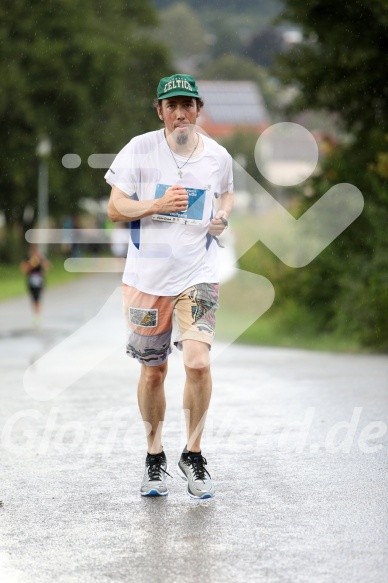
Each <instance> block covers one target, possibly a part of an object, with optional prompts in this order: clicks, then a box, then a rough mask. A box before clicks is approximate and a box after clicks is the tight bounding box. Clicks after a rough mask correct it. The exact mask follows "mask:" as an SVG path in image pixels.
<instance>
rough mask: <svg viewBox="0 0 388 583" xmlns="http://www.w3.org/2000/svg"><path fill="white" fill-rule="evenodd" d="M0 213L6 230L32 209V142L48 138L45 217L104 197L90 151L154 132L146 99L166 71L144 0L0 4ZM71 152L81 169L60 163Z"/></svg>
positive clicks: (153, 19) (151, 11)
mask: <svg viewBox="0 0 388 583" xmlns="http://www.w3.org/2000/svg"><path fill="white" fill-rule="evenodd" d="M0 19H1V23H2V25H1V31H0V35H1V37H0V38H1V46H2V57H3V58H2V61H1V65H0V75H1V79H2V83H1V88H0V124H1V127H2V156H1V157H0V192H1V198H2V201H1V206H0V210H2V211H3V212H4V214H5V217H6V221H7V224H8V225H12V224H13V223H15V222H16V223H20V221H21V217H22V214H23V210H24V208H25V206H26V205H27V204H28V203H29V204H32V205H33V206H35V201H36V182H37V158H36V153H35V149H36V145H37V141H38V140H39V137H40V136H42V135H48V136H49V137H50V138H51V142H52V145H53V152H52V156H51V159H50V213H51V214H53V215H58V214H60V213H63V212H66V213H72V212H74V211H76V209H77V202H78V200H79V199H80V198H81V197H82V196H85V195H88V196H100V195H101V194H102V193H103V192H104V193H105V194H106V191H104V183H103V180H102V175H103V174H102V172H101V171H97V170H92V169H90V168H89V167H88V165H87V159H88V156H89V155H90V154H93V153H98V152H101V153H106V152H109V153H110V152H115V151H118V149H119V148H121V147H122V146H123V145H124V144H125V143H126V142H127V141H129V139H130V138H131V137H132V136H133V135H134V134H136V133H139V132H141V131H147V130H149V129H151V128H153V127H155V123H156V122H155V120H156V118H155V116H154V115H153V111H152V107H151V104H152V97H153V95H154V94H155V88H156V85H157V82H158V80H159V78H160V77H161V76H163V75H165V74H166V72H167V74H168V73H169V71H170V68H169V64H168V62H167V56H166V51H165V49H164V47H163V45H162V44H161V43H159V42H158V43H156V42H155V41H154V40H153V29H154V27H155V25H156V23H157V17H156V12H155V10H154V9H153V8H152V7H151V5H150V4H149V2H147V1H144V0H134V1H133V2H126V1H125V0H116V1H115V2H114V3H113V4H112V3H110V2H108V1H107V0H85V2H83V4H82V13H81V12H80V5H79V4H78V3H77V2H75V1H74V0H48V1H47V0H37V1H36V2H35V3H34V8H33V10H32V8H31V4H30V2H27V0H15V1H14V2H12V3H5V2H2V3H1V5H0ZM67 153H77V154H79V155H80V156H81V158H82V165H81V167H80V168H78V169H74V170H68V169H65V168H64V167H63V166H62V164H61V160H62V156H63V155H64V154H67Z"/></svg>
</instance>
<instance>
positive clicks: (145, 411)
mask: <svg viewBox="0 0 388 583" xmlns="http://www.w3.org/2000/svg"><path fill="white" fill-rule="evenodd" d="M166 374H167V363H165V364H161V365H158V366H146V365H144V364H143V365H142V367H141V374H140V380H139V386H138V391H137V398H138V403H139V409H140V413H141V416H142V418H143V421H144V425H145V427H146V432H147V442H148V453H154V454H157V453H160V452H161V451H162V428H163V421H164V414H165V411H166V398H165V394H164V379H165V378H166Z"/></svg>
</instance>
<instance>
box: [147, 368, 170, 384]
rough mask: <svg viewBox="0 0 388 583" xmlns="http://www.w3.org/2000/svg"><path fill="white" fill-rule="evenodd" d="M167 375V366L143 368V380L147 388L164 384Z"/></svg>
mask: <svg viewBox="0 0 388 583" xmlns="http://www.w3.org/2000/svg"><path fill="white" fill-rule="evenodd" d="M166 374H167V364H159V365H157V366H145V365H144V368H143V378H144V381H145V383H146V386H147V387H148V388H157V387H159V386H160V385H162V384H163V383H164V379H165V378H166Z"/></svg>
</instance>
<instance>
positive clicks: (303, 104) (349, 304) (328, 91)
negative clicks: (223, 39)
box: [278, 0, 388, 350]
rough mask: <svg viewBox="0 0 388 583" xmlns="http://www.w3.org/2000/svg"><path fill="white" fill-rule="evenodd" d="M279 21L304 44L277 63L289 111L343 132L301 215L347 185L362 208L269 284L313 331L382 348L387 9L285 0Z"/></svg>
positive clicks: (386, 286) (378, 1) (386, 295)
mask: <svg viewBox="0 0 388 583" xmlns="http://www.w3.org/2000/svg"><path fill="white" fill-rule="evenodd" d="M286 6H287V10H286V13H285V18H287V19H288V20H292V21H294V22H296V23H297V24H298V25H299V26H300V27H301V29H302V30H303V33H304V39H305V40H304V43H303V44H302V45H301V46H299V47H297V48H296V49H295V50H294V51H292V52H291V53H289V54H288V55H287V56H285V57H282V59H281V61H280V63H279V68H278V71H279V74H280V75H281V76H282V78H283V80H284V81H285V82H286V83H292V84H294V85H296V87H297V88H298V89H299V97H298V99H297V101H296V103H295V104H294V109H297V110H298V111H301V110H304V109H312V108H321V109H323V110H326V111H331V112H336V113H337V114H338V115H339V116H340V119H341V121H342V124H343V128H344V131H345V132H346V133H347V140H346V143H344V144H342V145H340V146H338V147H336V148H333V149H332V151H331V153H330V154H329V156H328V157H327V158H326V160H325V162H324V165H323V168H322V172H321V173H320V175H319V176H316V177H315V178H313V179H312V180H311V186H312V189H311V191H312V192H313V196H312V197H311V199H309V200H307V199H306V198H304V197H303V196H301V198H300V201H301V202H300V204H299V212H300V213H301V212H304V211H305V210H306V209H307V208H308V207H309V206H310V205H311V204H312V203H314V202H315V201H316V200H317V199H318V198H319V197H320V196H321V195H323V194H324V193H325V192H326V191H327V190H328V189H329V188H330V187H331V186H333V185H334V184H336V183H339V182H350V183H352V184H354V185H356V186H357V187H358V188H359V189H360V190H361V191H362V193H363V195H364V199H365V209H364V212H363V214H362V215H361V217H360V218H359V219H357V221H356V222H355V223H353V225H352V226H351V227H350V228H349V229H347V230H346V231H345V232H344V233H343V234H342V235H341V236H340V237H339V238H338V239H337V241H335V242H334V243H333V244H331V245H330V246H329V247H328V248H327V249H326V250H325V251H324V252H323V253H322V254H321V255H320V256H319V257H318V258H317V259H316V260H315V261H314V262H312V263H311V264H310V265H309V266H307V267H305V268H303V269H301V270H287V275H286V276H285V277H284V276H283V277H282V278H280V281H279V282H278V283H279V286H280V287H281V288H282V289H283V291H286V292H287V295H288V297H289V296H290V295H292V297H293V298H294V299H295V301H296V302H298V303H299V305H300V306H301V307H303V309H306V308H307V309H308V310H310V312H312V313H313V314H314V317H315V320H316V325H317V331H319V330H321V331H324V330H327V329H332V330H338V331H341V332H345V333H346V334H349V335H353V337H355V338H357V339H358V340H359V341H361V342H362V343H363V344H364V345H366V346H371V347H373V348H376V349H380V350H388V325H387V324H388V321H387V314H388V275H387V274H388V231H387V224H388V184H387V181H388V163H387V161H388V142H387V137H388V127H387V124H388V85H387V82H386V64H385V54H386V53H387V50H388V13H387V11H386V2H385V1H384V0H358V2H350V1H345V2H336V0H309V1H308V2H305V1H304V0H287V1H286Z"/></svg>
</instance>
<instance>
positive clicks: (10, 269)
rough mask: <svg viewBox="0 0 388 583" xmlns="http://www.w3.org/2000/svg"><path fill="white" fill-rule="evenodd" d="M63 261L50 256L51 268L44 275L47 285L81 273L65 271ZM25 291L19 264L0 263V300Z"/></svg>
mask: <svg viewBox="0 0 388 583" xmlns="http://www.w3.org/2000/svg"><path fill="white" fill-rule="evenodd" d="M64 261H65V258H64V257H50V262H51V269H50V271H49V272H48V273H47V276H46V280H47V287H51V286H54V285H59V284H61V283H66V282H67V281H70V280H72V279H75V278H77V277H80V275H83V274H80V273H70V272H68V271H66V269H65V268H64V266H63V264H64ZM26 293H27V287H26V277H25V275H24V274H23V273H22V272H21V271H20V269H19V265H5V264H3V265H0V301H2V300H7V299H10V298H14V297H16V296H22V295H24V294H26Z"/></svg>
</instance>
